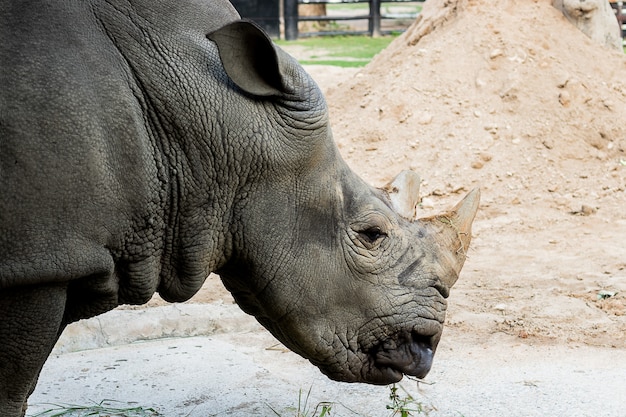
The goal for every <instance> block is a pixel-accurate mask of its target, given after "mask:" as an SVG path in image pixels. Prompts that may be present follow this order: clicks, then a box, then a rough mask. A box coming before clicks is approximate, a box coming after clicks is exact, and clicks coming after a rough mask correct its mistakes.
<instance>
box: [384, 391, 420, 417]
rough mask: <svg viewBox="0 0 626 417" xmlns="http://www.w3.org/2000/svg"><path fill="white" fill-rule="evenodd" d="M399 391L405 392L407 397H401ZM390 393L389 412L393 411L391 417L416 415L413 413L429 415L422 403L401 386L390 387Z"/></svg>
mask: <svg viewBox="0 0 626 417" xmlns="http://www.w3.org/2000/svg"><path fill="white" fill-rule="evenodd" d="M398 387H400V388H398ZM398 389H401V390H402V391H404V394H405V395H404V396H400V394H398ZM389 391H390V392H389V400H390V401H391V403H390V404H387V410H390V411H391V416H390V417H396V416H400V417H409V416H413V415H415V414H413V413H417V414H422V413H424V414H427V413H426V411H425V410H424V406H423V405H422V403H421V402H419V401H417V400H415V398H413V396H412V395H411V394H409V393H408V392H407V391H406V390H405V389H404V388H402V386H401V385H397V386H396V384H393V385H391V386H389Z"/></svg>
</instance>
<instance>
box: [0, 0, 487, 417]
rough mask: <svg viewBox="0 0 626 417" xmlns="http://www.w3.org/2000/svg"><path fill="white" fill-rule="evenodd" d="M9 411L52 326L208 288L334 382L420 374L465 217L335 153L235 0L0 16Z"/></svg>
mask: <svg viewBox="0 0 626 417" xmlns="http://www.w3.org/2000/svg"><path fill="white" fill-rule="evenodd" d="M0 19H1V20H0V62H1V65H0V68H1V69H0V83H1V84H0V86H1V89H0V98H1V101H0V187H1V188H0V317H1V318H2V320H0V341H1V343H0V415H2V416H3V417H14V416H21V415H23V414H24V413H25V408H26V402H27V399H28V396H29V395H30V393H31V392H32V391H33V389H34V387H35V384H36V381H37V378H38V376H39V373H40V371H41V368H42V366H43V364H44V362H45V360H46V358H47V357H48V355H49V354H50V352H51V349H52V348H53V345H54V344H55V342H56V340H57V339H58V337H59V335H60V334H61V332H62V331H63V329H64V327H65V326H66V325H67V324H68V323H71V322H74V321H76V320H79V319H82V318H86V317H92V316H95V315H98V314H101V313H104V312H106V311H108V310H111V309H113V308H115V307H116V306H118V305H120V304H142V303H145V302H147V301H148V300H149V299H150V298H151V297H152V296H153V295H154V294H155V293H159V294H160V295H161V297H162V298H163V299H165V300H167V301H170V302H181V301H184V300H187V299H189V298H190V297H191V296H192V295H193V294H194V293H196V292H197V291H198V289H199V288H200V287H201V286H202V284H203V282H204V281H205V279H206V277H207V276H208V275H209V273H210V272H216V273H217V274H219V275H220V276H221V279H222V281H223V283H224V285H225V286H226V288H227V289H228V290H230V291H231V292H232V294H233V296H234V298H235V300H236V301H237V303H238V304H239V305H240V306H241V308H242V309H243V310H244V311H245V312H247V313H249V314H251V315H253V316H254V317H256V319H257V320H258V321H259V322H260V323H261V324H262V325H263V326H265V327H266V328H267V329H268V330H269V331H270V332H271V333H272V334H273V335H274V336H275V337H276V338H278V339H279V340H280V341H281V342H282V343H284V344H285V345H286V346H287V347H289V348H290V349H292V350H293V351H294V352H296V353H298V354H300V355H302V356H303V357H305V358H307V359H308V360H310V362H312V363H313V364H314V365H316V366H317V367H319V369H320V370H321V371H322V372H323V373H324V374H326V375H328V376H329V377H330V378H333V379H335V380H340V381H349V382H365V383H372V384H387V383H391V382H394V381H398V380H400V379H401V378H402V377H403V375H404V374H407V375H414V376H417V377H423V376H424V375H426V373H427V372H428V371H429V369H430V367H431V363H432V358H433V353H434V352H435V349H436V347H437V344H438V341H439V340H440V336H441V333H442V325H443V322H444V315H445V311H446V298H447V297H448V294H449V290H450V287H451V286H452V285H453V284H454V283H455V281H456V280H457V278H458V275H459V272H460V270H461V267H462V266H463V263H464V261H465V257H466V253H467V249H468V245H469V243H470V238H471V224H472V222H473V219H474V216H475V213H476V211H477V208H478V200H479V191H478V190H477V189H476V190H474V191H471V192H470V193H468V195H467V196H466V197H465V198H464V199H463V200H462V201H461V202H460V203H459V204H458V205H457V206H456V207H454V208H452V209H451V210H449V211H446V212H444V213H441V214H439V215H435V216H431V217H428V218H420V219H418V218H416V206H417V204H418V202H419V196H418V192H419V190H418V189H419V177H418V176H417V174H415V173H412V172H409V171H405V172H402V173H401V174H400V175H398V176H397V177H396V178H395V179H394V180H392V181H390V182H389V184H387V185H386V186H384V187H382V188H374V187H372V186H369V185H368V184H366V183H365V182H364V181H363V180H362V179H361V178H360V177H359V176H357V175H356V174H355V173H354V172H353V171H352V170H350V168H349V167H348V166H347V164H346V163H345V162H344V160H343V159H342V158H341V156H340V154H339V151H338V148H337V146H336V144H335V142H334V141H333V138H332V134H331V129H330V126H329V119H328V112H327V107H326V104H325V101H324V98H323V95H322V93H321V92H320V90H319V88H318V87H317V85H316V84H315V82H314V81H313V80H312V79H311V78H310V76H309V75H308V74H307V73H306V72H305V71H304V70H303V68H302V67H301V66H300V65H299V64H298V63H297V61H296V60H295V59H293V58H292V57H290V56H289V55H288V54H287V53H285V52H284V51H283V50H281V49H280V48H279V47H277V46H276V45H274V44H273V42H272V41H271V40H270V39H269V38H268V36H267V35H266V34H264V32H263V31H262V30H261V29H259V28H258V27H257V26H256V25H255V24H253V23H251V22H248V21H245V20H241V18H240V16H239V15H238V14H237V12H236V11H235V9H234V8H233V7H232V6H231V5H230V3H228V2H227V1H226V0H213V1H204V0H90V1H87V0H85V1H57V0H46V1H44V0H38V1H34V0H16V1H3V2H1V3H0Z"/></svg>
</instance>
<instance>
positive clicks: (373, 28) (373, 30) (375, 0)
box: [369, 0, 380, 38]
mask: <svg viewBox="0 0 626 417" xmlns="http://www.w3.org/2000/svg"><path fill="white" fill-rule="evenodd" d="M369 3H370V21H369V32H370V36H372V37H374V38H377V37H379V36H380V0H370V2H369Z"/></svg>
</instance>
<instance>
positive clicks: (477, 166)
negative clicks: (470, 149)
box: [471, 161, 484, 169]
mask: <svg viewBox="0 0 626 417" xmlns="http://www.w3.org/2000/svg"><path fill="white" fill-rule="evenodd" d="M483 166H484V163H483V161H474V162H472V165H471V167H472V168H474V169H481V168H482V167H483Z"/></svg>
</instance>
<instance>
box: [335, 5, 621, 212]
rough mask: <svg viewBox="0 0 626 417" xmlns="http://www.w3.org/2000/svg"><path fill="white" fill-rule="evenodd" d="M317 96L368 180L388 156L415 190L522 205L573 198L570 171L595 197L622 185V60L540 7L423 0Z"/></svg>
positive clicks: (381, 174)
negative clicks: (361, 64) (356, 69)
mask: <svg viewBox="0 0 626 417" xmlns="http://www.w3.org/2000/svg"><path fill="white" fill-rule="evenodd" d="M355 99H356V104H357V105H356V106H355ZM328 101H329V103H330V106H331V113H332V116H333V128H334V130H335V136H336V137H337V138H338V141H339V145H340V147H341V148H342V149H343V151H344V153H345V154H347V155H348V156H349V159H350V160H351V161H353V162H355V163H353V166H354V167H355V168H356V169H357V170H359V171H360V172H361V173H362V174H363V175H364V176H366V177H368V178H369V179H371V180H373V181H375V182H380V181H385V180H388V179H389V177H390V176H391V175H393V173H388V172H387V171H386V170H385V169H384V167H386V166H387V165H388V164H389V162H390V161H392V162H395V163H398V164H405V165H408V166H410V167H411V168H413V169H414V170H416V171H418V172H420V173H421V174H422V175H423V177H424V179H425V182H426V184H424V185H425V191H426V195H428V194H434V195H440V194H446V193H450V192H455V191H457V190H458V189H460V188H462V187H463V188H468V187H470V186H474V185H480V186H481V187H482V188H483V190H484V191H486V193H485V197H486V199H487V201H493V202H497V203H510V202H512V201H519V202H527V201H529V200H530V199H534V198H536V197H537V195H538V194H539V195H541V194H548V195H550V196H551V197H552V196H554V195H557V194H567V193H575V192H577V191H578V190H579V189H580V188H581V187H583V186H581V185H580V184H579V181H577V179H578V178H580V177H581V176H584V177H590V176H594V177H595V178H597V180H598V184H597V185H598V188H596V189H594V190H593V191H592V192H594V193H596V194H598V196H599V197H603V196H605V195H608V194H613V193H614V192H617V191H623V190H624V181H623V177H624V174H623V170H622V167H621V166H620V158H626V57H625V55H624V54H622V53H619V52H616V51H612V50H609V49H607V48H604V47H602V46H598V45H597V44H596V43H593V42H592V41H591V40H590V39H588V38H587V37H586V36H585V35H584V34H583V33H581V32H580V31H579V30H578V29H576V28H575V27H574V26H573V25H571V24H570V23H569V22H568V21H567V20H566V19H565V18H564V17H563V15H562V14H561V13H560V12H559V11H558V10H556V9H554V8H553V7H552V6H551V5H550V4H549V2H547V1H545V0H544V1H531V0H525V1H512V0H509V1H505V2H502V1H495V0H474V1H471V0H456V1H433V0H431V1H429V2H426V3H425V7H424V11H423V13H422V14H421V15H420V18H419V19H418V20H417V21H416V22H415V23H414V24H413V25H412V26H411V28H410V29H409V30H408V31H407V32H405V33H404V34H403V35H402V36H401V37H399V38H398V39H396V40H395V41H394V42H393V43H392V44H391V45H390V46H389V47H388V48H387V49H385V50H384V51H383V52H382V53H381V54H379V55H378V56H377V57H376V58H375V59H374V60H373V61H372V62H371V63H370V64H369V65H368V66H367V67H366V68H365V69H364V70H363V71H362V72H361V73H360V74H359V75H358V76H357V77H354V78H353V79H351V80H350V81H349V82H347V83H344V84H343V85H341V86H340V87H338V88H336V89H334V90H331V91H330V92H329V94H328ZM363 144H365V145H363ZM620 170H621V171H620ZM585 179H587V178H585ZM584 182H585V184H586V183H589V182H590V181H584ZM584 188H586V187H584ZM529 191H530V192H529ZM589 191H591V190H587V192H589ZM554 193H557V194H554Z"/></svg>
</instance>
